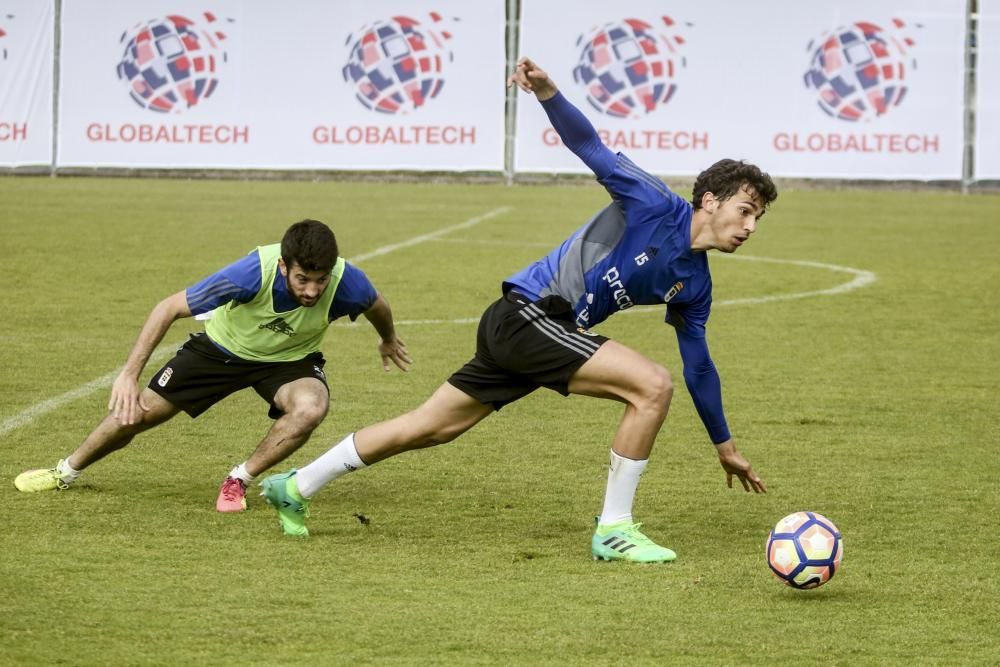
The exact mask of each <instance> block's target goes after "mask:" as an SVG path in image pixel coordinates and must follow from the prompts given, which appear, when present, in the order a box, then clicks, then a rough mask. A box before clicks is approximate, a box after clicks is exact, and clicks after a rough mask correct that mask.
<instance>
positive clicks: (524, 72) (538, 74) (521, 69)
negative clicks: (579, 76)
mask: <svg viewBox="0 0 1000 667" xmlns="http://www.w3.org/2000/svg"><path fill="white" fill-rule="evenodd" d="M515 84H516V85H517V87H518V88H520V89H521V90H523V91H524V92H526V93H534V95H535V97H537V98H538V99H539V101H542V100H547V99H549V98H550V97H554V96H555V94H556V93H557V92H559V89H558V88H556V84H555V82H554V81H553V80H552V79H550V78H549V75H548V74H546V72H545V70H543V69H542V68H541V67H539V66H538V65H536V64H535V62H534V61H533V60H532V59H531V58H521V59H520V60H518V61H517V67H515V68H514V72H513V73H512V74H511V75H510V76H509V77H507V87H508V88H510V87H511V86H512V85H515Z"/></svg>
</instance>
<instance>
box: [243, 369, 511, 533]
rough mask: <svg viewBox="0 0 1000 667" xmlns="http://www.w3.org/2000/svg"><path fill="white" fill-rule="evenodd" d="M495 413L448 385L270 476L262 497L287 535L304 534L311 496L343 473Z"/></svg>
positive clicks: (454, 433)
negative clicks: (407, 409)
mask: <svg viewBox="0 0 1000 667" xmlns="http://www.w3.org/2000/svg"><path fill="white" fill-rule="evenodd" d="M491 412H493V408H492V406H489V405H483V404H482V403H480V402H479V401H477V400H475V399H474V398H472V397H471V396H469V395H468V394H466V393H465V392H463V391H461V390H459V389H456V388H455V387H453V386H452V385H450V384H448V383H445V384H443V385H441V386H440V387H438V389H437V391H435V392H434V394H433V395H432V396H431V397H430V398H429V399H427V401H426V402H424V404H423V405H421V406H420V407H419V408H417V409H416V410H413V411H411V412H408V413H406V414H404V415H401V416H399V417H396V418H395V419H390V420H389V421H385V422H382V423H379V424H374V425H372V426H368V427H366V428H363V429H361V430H360V431H358V432H357V433H352V434H350V435H349V436H347V437H346V438H344V439H343V440H342V441H340V442H339V443H337V444H336V445H334V446H333V447H331V448H330V449H329V450H327V451H326V452H325V453H324V454H323V455H322V456H320V457H319V458H318V459H316V460H315V461H313V462H312V463H310V464H309V465H307V466H305V467H304V468H302V469H301V470H298V471H296V470H292V471H290V472H287V473H285V474H282V475H271V476H270V477H268V478H267V479H265V480H264V481H263V483H262V484H261V486H262V487H263V493H262V494H261V495H263V496H264V498H265V499H266V500H267V502H268V503H269V504H270V505H272V506H273V507H274V508H275V509H276V510H277V511H278V517H279V519H280V521H281V527H282V529H283V530H284V531H285V533H286V534H287V535H294V536H297V537H305V536H307V535H309V530H308V529H307V528H306V525H305V518H306V516H308V511H309V498H310V497H312V496H313V495H315V494H316V493H317V492H318V491H319V490H320V489H321V488H323V487H324V486H326V485H327V484H329V483H330V482H332V481H333V480H335V479H337V478H338V477H340V476H342V475H344V474H346V473H348V472H353V471H355V470H359V469H361V468H364V467H366V466H367V465H368V464H371V463H375V462H376V461H381V460H383V459H386V458H389V457H390V456H395V455H396V454H400V453H402V452H405V451H408V450H411V449H419V448H421V447H431V446H434V445H439V444H442V443H445V442H449V441H451V440H454V439H455V438H457V437H458V436H460V435H461V434H463V433H465V432H466V431H468V430H469V429H470V428H472V427H473V426H475V425H476V424H478V423H479V422H480V421H482V420H483V419H484V418H485V417H486V416H488V415H489V414H490V413H491Z"/></svg>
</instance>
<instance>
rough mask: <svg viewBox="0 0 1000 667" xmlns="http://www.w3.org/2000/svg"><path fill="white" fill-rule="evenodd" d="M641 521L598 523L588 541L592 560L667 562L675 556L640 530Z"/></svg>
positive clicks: (675, 556) (675, 555)
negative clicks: (591, 537) (604, 524)
mask: <svg viewBox="0 0 1000 667" xmlns="http://www.w3.org/2000/svg"><path fill="white" fill-rule="evenodd" d="M640 526H642V524H641V523H632V522H630V521H622V522H620V523H611V524H608V525H606V526H602V525H598V526H597V530H595V531H594V537H593V539H591V541H590V552H591V554H593V556H594V560H626V561H632V562H634V563H669V562H670V561H672V560H674V559H675V558H677V554H675V553H674V552H673V551H671V550H670V549H667V548H666V547H661V546H660V545H659V544H657V543H656V542H654V541H653V540H651V539H649V538H648V537H646V536H645V535H643V534H642V532H640V530H639V527H640Z"/></svg>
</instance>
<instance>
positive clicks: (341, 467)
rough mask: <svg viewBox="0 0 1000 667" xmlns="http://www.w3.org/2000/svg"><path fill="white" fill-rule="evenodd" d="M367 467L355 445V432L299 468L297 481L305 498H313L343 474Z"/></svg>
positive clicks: (296, 475)
mask: <svg viewBox="0 0 1000 667" xmlns="http://www.w3.org/2000/svg"><path fill="white" fill-rule="evenodd" d="M367 467H368V466H367V465H365V462H364V461H362V460H361V457H360V456H358V449H357V447H355V446H354V434H353V433H352V434H350V435H349V436H347V437H346V438H344V439H343V440H341V441H340V442H339V443H337V444H336V445H335V446H333V447H331V448H330V449H328V450H327V451H326V453H325V454H323V455H322V456H320V457H319V458H318V459H316V460H315V461H313V462H312V463H310V464H309V465H307V466H305V467H304V468H299V471H298V472H297V473H295V483H296V484H297V485H298V487H299V493H301V494H302V497H303V498H311V497H312V496H314V495H315V494H316V493H317V492H319V490H320V489H322V488H323V487H324V486H326V485H327V484H329V483H330V482H332V481H333V480H335V479H337V478H338V477H340V476H341V475H346V474H347V473H349V472H354V471H355V470H361V469H362V468H367Z"/></svg>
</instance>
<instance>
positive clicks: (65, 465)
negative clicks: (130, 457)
mask: <svg viewBox="0 0 1000 667" xmlns="http://www.w3.org/2000/svg"><path fill="white" fill-rule="evenodd" d="M139 404H140V405H141V406H142V409H141V410H139V412H138V421H137V422H136V423H134V424H128V425H125V424H122V423H121V422H119V421H118V419H116V418H115V417H114V416H113V415H110V414H109V415H108V416H106V417H105V418H104V419H102V420H101V422H100V423H99V424H98V425H97V427H96V428H95V429H94V430H93V431H91V432H90V435H88V436H87V437H86V439H84V441H83V442H82V443H81V444H80V446H79V447H77V448H76V450H75V451H74V452H73V453H72V454H70V455H69V456H68V457H67V458H66V459H65V460H63V461H59V463H58V464H56V467H55V468H50V469H39V470H29V471H27V472H25V473H22V474H21V475H18V477H17V479H15V480H14V486H16V487H17V488H18V489H19V490H21V491H28V492H34V491H48V490H52V489H65V488H67V487H68V486H69V485H70V484H71V483H72V482H73V481H75V480H76V478H77V477H79V476H80V472H81V471H83V469H84V468H86V467H88V466H89V465H91V464H92V463H94V462H96V461H99V460H101V459H102V458H104V457H105V456H107V455H108V454H110V453H111V452H114V451H117V450H119V449H121V448H122V447H125V446H126V445H127V444H129V443H130V442H132V438H134V437H135V436H136V435H138V434H139V433H142V432H143V431H148V430H149V429H151V428H153V427H154V426H158V425H160V424H162V423H163V422H165V421H167V420H168V419H170V418H171V417H173V416H174V415H176V414H177V413H178V412H179V411H180V410H179V408H177V407H176V406H175V405H174V404H173V403H170V402H169V401H167V400H166V399H164V398H163V397H162V396H160V395H159V394H157V393H156V392H154V391H153V390H151V389H149V388H146V389H144V390H143V391H142V394H140V396H139Z"/></svg>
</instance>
